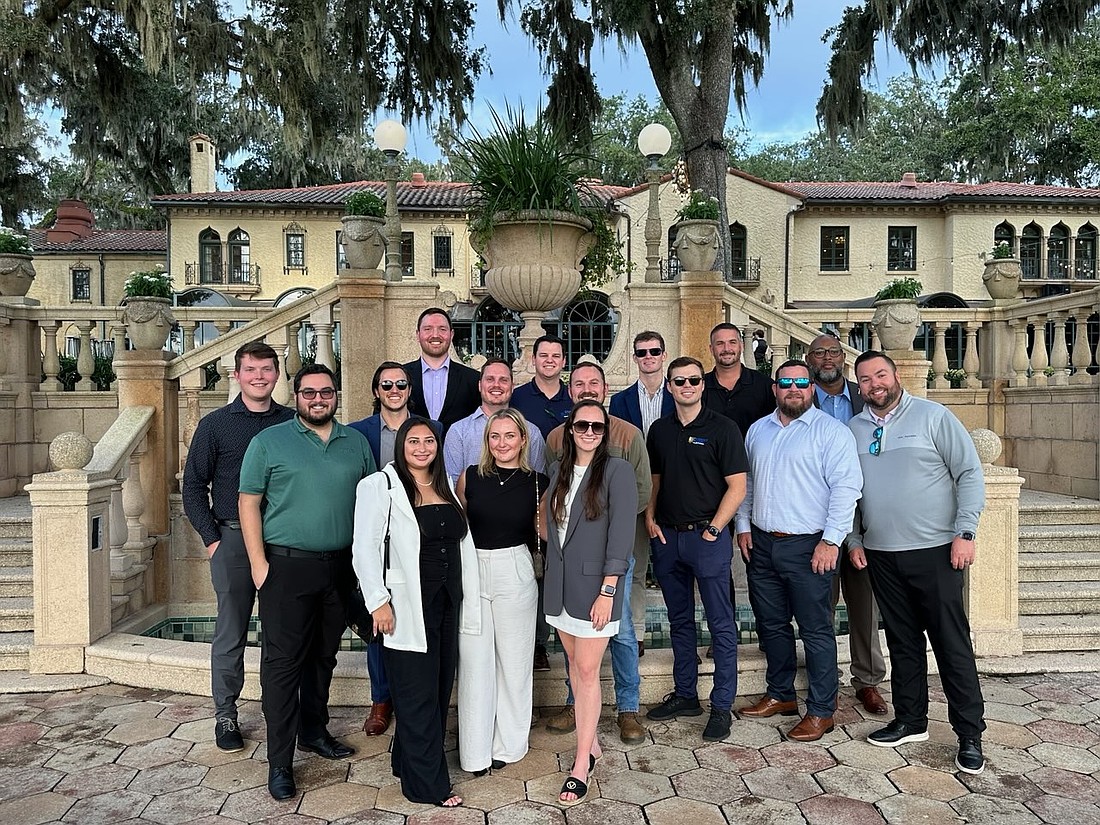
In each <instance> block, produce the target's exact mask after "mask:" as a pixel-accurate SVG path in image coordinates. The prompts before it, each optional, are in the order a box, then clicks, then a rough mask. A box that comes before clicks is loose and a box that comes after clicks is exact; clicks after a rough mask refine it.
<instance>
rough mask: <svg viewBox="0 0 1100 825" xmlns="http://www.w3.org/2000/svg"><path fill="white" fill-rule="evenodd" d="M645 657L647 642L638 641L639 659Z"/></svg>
mask: <svg viewBox="0 0 1100 825" xmlns="http://www.w3.org/2000/svg"><path fill="white" fill-rule="evenodd" d="M643 656H645V642H643V641H642V640H641V639H639V640H638V658H639V659H641V658H642V657H643Z"/></svg>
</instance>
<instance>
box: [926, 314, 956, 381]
mask: <svg viewBox="0 0 1100 825" xmlns="http://www.w3.org/2000/svg"><path fill="white" fill-rule="evenodd" d="M929 326H930V327H931V328H932V333H933V336H934V340H935V343H934V344H933V347H934V349H933V350H932V370H933V371H934V372H935V373H936V377H935V378H933V379H932V386H933V387H934V388H935V389H937V390H946V389H949V388H950V387H951V382H950V381H949V380H948V379H947V378H945V377H944V373H946V372H947V367H948V364H947V340H946V339H947V329H948V327H950V326H951V325H950V324H949V323H947V322H944V321H932V322H931V323H930V324H929Z"/></svg>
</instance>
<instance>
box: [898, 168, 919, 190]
mask: <svg viewBox="0 0 1100 825" xmlns="http://www.w3.org/2000/svg"><path fill="white" fill-rule="evenodd" d="M901 185H902V186H904V187H905V188H906V189H916V188H917V173H916V172H906V173H905V174H903V175H902V176H901Z"/></svg>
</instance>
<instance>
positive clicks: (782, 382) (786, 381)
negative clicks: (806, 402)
mask: <svg viewBox="0 0 1100 825" xmlns="http://www.w3.org/2000/svg"><path fill="white" fill-rule="evenodd" d="M775 383H776V385H777V386H778V387H779V389H781V390H789V389H790V388H791V387H798V388H799V389H800V390H804V389H806V388H807V387H808V386H810V379H809V378H776V379H775Z"/></svg>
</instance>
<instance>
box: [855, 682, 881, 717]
mask: <svg viewBox="0 0 1100 825" xmlns="http://www.w3.org/2000/svg"><path fill="white" fill-rule="evenodd" d="M856 698H857V699H859V701H860V702H862V703H863V707H864V708H866V709H867V712H868V713H873V714H875V716H885V715H886V713H887V712H888V711H889V708H887V707H886V700H885V699H883V698H882V694H881V693H879V692H878V688H874V687H865V688H860V689H859V690H857V691H856Z"/></svg>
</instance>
